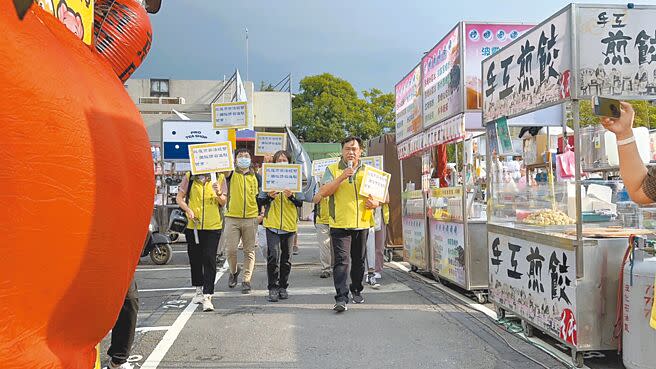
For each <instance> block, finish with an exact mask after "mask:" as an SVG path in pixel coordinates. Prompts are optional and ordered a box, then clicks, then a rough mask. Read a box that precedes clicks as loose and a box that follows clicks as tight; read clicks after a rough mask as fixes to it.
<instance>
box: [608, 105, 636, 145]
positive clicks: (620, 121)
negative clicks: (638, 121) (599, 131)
mask: <svg viewBox="0 0 656 369" xmlns="http://www.w3.org/2000/svg"><path fill="white" fill-rule="evenodd" d="M634 117H635V111H634V110H633V106H631V104H629V103H627V102H624V101H620V117H619V118H609V117H601V124H602V125H603V126H604V128H606V129H607V130H609V131H611V132H613V133H615V136H616V137H617V140H624V139H627V138H629V137H631V136H633V119H634Z"/></svg>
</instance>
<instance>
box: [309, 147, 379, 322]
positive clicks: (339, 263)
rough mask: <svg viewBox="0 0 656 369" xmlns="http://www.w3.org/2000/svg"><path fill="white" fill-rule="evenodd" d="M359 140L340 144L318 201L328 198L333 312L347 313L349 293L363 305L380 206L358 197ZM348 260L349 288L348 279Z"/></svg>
mask: <svg viewBox="0 0 656 369" xmlns="http://www.w3.org/2000/svg"><path fill="white" fill-rule="evenodd" d="M361 156H362V139H360V138H359V137H352V136H351V137H348V138H346V139H344V140H343V141H342V158H341V160H340V161H339V162H337V163H334V164H331V165H329V166H328V167H327V168H326V172H325V174H324V178H323V183H324V185H323V186H321V189H320V190H319V194H318V195H317V196H318V198H317V199H318V200H321V199H322V198H324V197H328V207H329V214H330V216H329V223H330V239H331V242H332V247H333V255H334V258H335V259H334V267H333V281H334V284H335V291H336V295H335V305H334V306H333V310H335V311H337V312H343V311H346V310H347V304H348V302H349V291H350V292H351V293H352V294H353V302H354V303H356V304H361V303H363V302H364V297H363V296H362V290H363V286H362V280H363V278H364V271H365V266H364V258H365V250H366V243H367V235H368V233H369V228H370V227H371V226H372V225H373V217H372V216H371V210H372V209H375V208H377V207H378V206H379V202H378V201H376V200H374V199H373V198H371V197H369V198H366V197H364V196H361V195H360V186H361V185H362V180H363V178H364V167H366V166H363V165H361V163H360V157H361ZM349 256H350V260H351V266H350V277H351V285H350V286H347V280H348V278H349Z"/></svg>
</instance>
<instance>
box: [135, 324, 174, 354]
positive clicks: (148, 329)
mask: <svg viewBox="0 0 656 369" xmlns="http://www.w3.org/2000/svg"><path fill="white" fill-rule="evenodd" d="M169 329H171V326H170V325H169V326H161V327H139V328H137V329H136V331H137V332H144V333H145V332H156V331H168V330H169ZM140 360H141V359H140Z"/></svg>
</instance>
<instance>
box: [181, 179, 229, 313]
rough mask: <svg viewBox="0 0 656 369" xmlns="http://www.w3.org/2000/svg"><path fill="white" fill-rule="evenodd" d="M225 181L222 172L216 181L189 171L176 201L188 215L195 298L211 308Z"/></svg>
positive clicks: (224, 202)
mask: <svg viewBox="0 0 656 369" xmlns="http://www.w3.org/2000/svg"><path fill="white" fill-rule="evenodd" d="M226 191H227V187H226V183H225V177H224V176H223V175H222V174H219V175H218V176H217V181H216V182H213V183H212V181H211V180H210V174H200V175H194V176H192V175H191V173H189V172H188V173H187V174H186V175H185V177H184V178H183V179H182V182H181V183H180V187H179V190H178V195H177V196H176V202H177V203H178V206H180V209H182V210H183V211H184V212H185V214H186V215H187V219H188V221H189V222H188V224H187V229H186V230H185V237H186V239H187V254H188V255H189V265H190V267H191V284H192V286H194V287H196V296H194V298H193V301H194V302H195V303H197V304H200V303H202V304H203V311H212V310H214V306H213V305H212V295H213V294H214V282H215V281H214V279H215V277H216V253H217V249H218V247H219V240H220V239H221V230H222V229H223V220H222V218H221V212H220V211H219V207H220V206H223V205H225V204H226V201H227V197H226Z"/></svg>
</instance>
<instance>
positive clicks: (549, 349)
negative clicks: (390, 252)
mask: <svg viewBox="0 0 656 369" xmlns="http://www.w3.org/2000/svg"><path fill="white" fill-rule="evenodd" d="M386 264H389V265H392V266H394V267H395V268H397V269H399V270H402V271H404V272H406V273H409V272H410V269H408V268H406V267H405V266H404V265H403V264H400V263H398V262H396V261H392V262H389V263H386ZM414 275H415V276H417V277H418V278H419V279H421V280H422V281H423V282H425V283H427V284H430V285H431V286H433V287H435V288H437V289H439V290H440V291H443V292H445V293H447V294H449V295H450V296H452V297H454V298H456V299H458V300H460V301H461V302H462V303H463V304H465V305H468V306H469V307H471V308H472V309H474V310H477V311H479V312H481V313H483V314H485V315H487V316H489V317H490V318H492V319H494V320H497V313H496V312H495V311H494V310H492V309H490V308H488V307H487V306H484V305H481V304H477V303H475V302H472V301H471V299H469V298H468V297H466V296H463V295H461V294H459V293H457V292H455V291H453V290H451V289H450V288H447V287H445V286H444V285H442V284H440V283H438V282H436V281H434V280H431V279H428V278H426V277H424V276H422V275H421V274H417V273H415V274H414ZM518 335H519V336H520V337H522V338H523V339H526V340H529V341H531V342H533V343H535V344H536V347H537V348H538V349H540V350H541V351H543V352H545V353H547V354H548V355H551V356H552V357H553V358H555V359H557V360H559V361H561V362H563V363H566V364H567V365H572V359H571V357H570V356H569V355H567V354H566V353H564V352H562V351H560V350H558V349H556V348H555V347H553V346H552V345H551V344H549V343H548V342H546V341H543V340H541V339H539V338H536V337H526V335H525V334H524V333H518ZM582 368H583V369H590V367H588V366H587V365H584V366H583V367H582Z"/></svg>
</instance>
